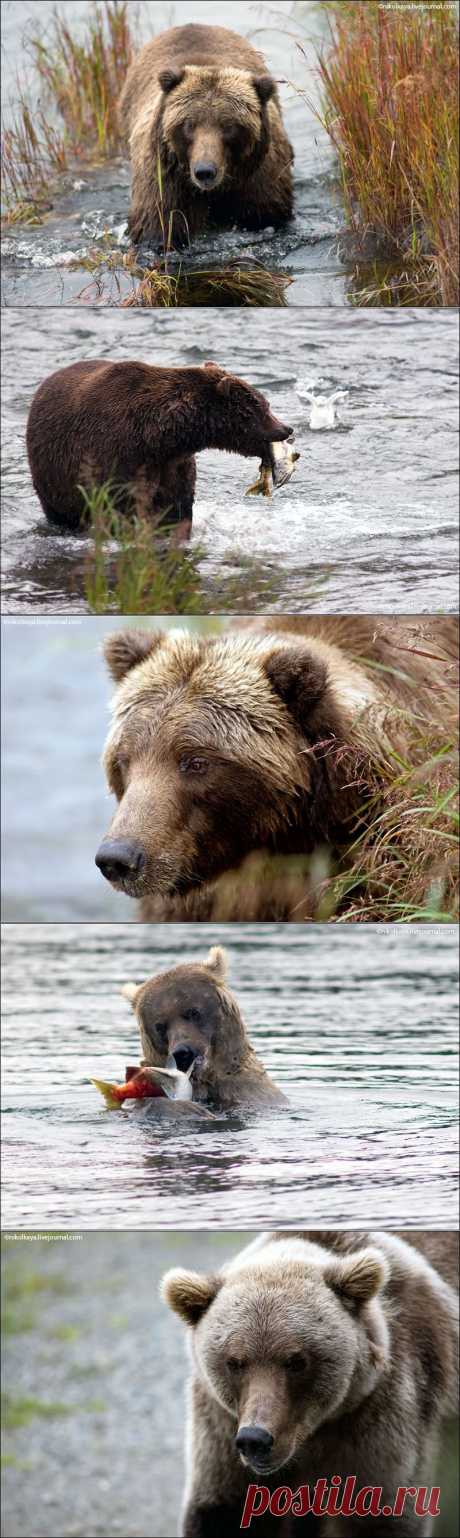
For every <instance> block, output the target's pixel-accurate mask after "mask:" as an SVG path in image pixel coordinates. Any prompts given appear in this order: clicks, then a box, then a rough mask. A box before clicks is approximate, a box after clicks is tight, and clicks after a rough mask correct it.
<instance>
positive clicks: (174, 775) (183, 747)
mask: <svg viewBox="0 0 460 1538" xmlns="http://www.w3.org/2000/svg"><path fill="white" fill-rule="evenodd" d="M422 630H423V635H424V637H425V639H424V640H423V641H422V639H421V638H420V637H421V629H420V626H418V628H417V630H416V634H415V635H413V633H412V628H411V622H410V621H409V620H402V621H395V620H392V621H391V626H390V627H389V625H388V622H387V621H386V619H385V618H382V617H377V618H375V619H374V618H373V617H370V618H367V617H360V616H349V617H341V616H335V615H332V616H321V615H320V616H317V617H315V618H313V617H312V618H309V617H305V616H302V617H301V618H300V617H299V619H298V620H297V619H296V617H293V618H292V619H289V617H286V618H283V617H280V618H279V619H278V618H276V619H275V620H273V622H270V624H269V623H268V622H267V624H266V625H265V626H264V627H263V628H262V629H261V627H260V623H259V625H258V626H257V624H256V623H255V622H254V624H253V625H251V622H248V621H245V622H244V624H243V622H242V623H241V628H240V629H237V628H236V627H235V629H234V630H233V631H228V632H227V633H226V634H223V635H218V636H198V635H196V634H193V635H192V634H188V633H186V632H184V631H182V632H180V633H172V634H171V633H169V634H168V635H167V636H166V635H164V634H163V633H162V632H161V631H159V630H152V631H150V632H149V631H147V630H137V631H136V630H134V631H119V632H113V633H112V634H111V635H110V636H108V638H107V640H106V643H105V648H104V650H105V655H106V658H107V661H108V664H109V668H110V671H111V674H112V677H113V678H114V679H115V682H116V684H117V689H116V694H115V699H114V707H113V725H112V729H111V731H110V733H109V737H108V741H107V744H106V748H105V754H104V766H105V771H106V775H107V780H108V784H109V787H110V789H111V790H112V791H113V792H114V794H115V796H116V798H117V801H118V808H117V810H116V812H115V815H114V818H113V821H112V823H111V825H110V828H109V831H108V834H107V835H106V837H105V838H104V840H103V842H102V844H101V846H100V848H99V850H98V853H97V855H96V863H97V865H98V866H99V868H100V870H101V871H102V873H103V875H104V876H105V877H106V878H107V879H108V880H109V881H111V882H112V885H113V886H115V887H117V888H118V889H119V890H122V891H124V892H126V893H127V894H128V895H129V896H132V897H138V898H140V899H141V901H142V910H141V911H142V916H143V918H144V919H146V920H147V919H157V920H161V919H166V918H176V919H177V918H205V917H206V918H208V919H209V917H211V916H212V918H213V919H214V918H215V920H216V922H218V921H220V920H221V912H220V911H219V894H220V893H221V892H222V890H223V882H224V880H225V878H226V876H228V874H229V873H230V872H234V871H235V870H237V869H238V868H239V867H240V866H242V867H243V874H244V869H245V866H244V864H243V862H244V861H246V860H247V857H248V856H251V855H254V856H256V854H257V852H258V851H259V853H260V852H261V851H269V852H271V853H272V855H274V856H286V855H291V856H299V855H305V854H308V853H309V852H311V851H312V850H313V849H314V848H316V847H318V846H320V847H324V845H328V846H329V847H330V848H331V849H334V848H336V847H338V848H346V847H347V845H348V844H349V843H350V842H351V841H352V838H353V835H354V831H355V830H356V828H357V826H358V825H360V823H361V824H362V822H363V819H364V818H365V814H366V805H367V803H368V802H369V800H370V797H371V795H372V794H375V789H376V775H377V773H378V770H379V767H380V764H382V765H383V767H384V765H385V762H386V758H387V755H388V752H389V751H390V749H391V745H392V744H399V747H401V737H402V736H403V734H404V729H405V721H406V713H407V712H408V711H409V712H410V711H415V712H416V716H417V720H418V721H422V720H423V718H424V716H425V715H426V716H427V719H432V717H433V712H436V720H437V719H438V718H439V721H440V723H441V722H442V719H443V712H445V719H446V720H447V719H448V712H449V711H450V710H452V708H453V706H454V707H455V710H457V692H456V681H455V676H454V671H455V669H454V661H453V659H454V657H455V652H456V647H457V625H456V622H455V621H454V620H448V619H445V620H444V619H442V618H440V619H438V620H433V621H430V622H428V621H427V622H426V624H425V625H424V626H422ZM382 772H383V770H382ZM270 904H271V897H270V896H269V898H268V901H267V910H265V909H264V907H263V903H262V909H261V911H260V910H258V912H257V914H256V917H257V918H273V917H275V918H276V917H285V916H286V914H285V913H284V912H283V910H282V909H281V913H280V912H279V911H278V912H277V910H276V906H275V904H273V905H272V906H270ZM237 916H238V917H241V914H240V913H239V914H238V915H237ZM244 916H246V912H245V914H244ZM248 917H251V914H250V913H249V914H248ZM294 917H295V914H294Z"/></svg>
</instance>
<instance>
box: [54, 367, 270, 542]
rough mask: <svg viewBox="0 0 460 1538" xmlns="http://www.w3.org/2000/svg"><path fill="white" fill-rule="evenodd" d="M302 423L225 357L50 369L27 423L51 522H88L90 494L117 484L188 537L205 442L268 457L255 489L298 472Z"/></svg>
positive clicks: (127, 501)
mask: <svg viewBox="0 0 460 1538" xmlns="http://www.w3.org/2000/svg"><path fill="white" fill-rule="evenodd" d="M291 438H292V429H291V427H290V426H288V425H287V424H286V423H284V422H281V421H279V419H278V418H277V417H275V416H274V415H273V413H272V411H271V408H270V406H269V403H268V401H267V400H266V399H265V396H263V395H261V393H260V391H259V390H255V389H254V388H253V386H252V385H250V384H248V383H247V382H246V381H245V380H244V379H240V378H238V377H237V375H235V374H229V373H227V371H226V369H223V368H221V367H220V365H219V364H217V363H205V364H203V366H202V367H201V366H200V367H199V368H194V367H192V368H189V367H187V368H164V367H156V366H154V365H151V364H148V363H141V362H137V361H135V360H131V361H126V362H120V361H113V362H112V361H109V360H107V359H102V358H101V359H90V360H86V361H80V362H79V363H71V364H70V365H69V367H68V368H63V369H58V370H57V372H56V373H54V374H50V375H49V377H48V378H47V379H45V380H43V383H42V384H41V385H40V386H39V389H38V390H37V391H36V393H35V395H34V398H33V401H32V405H31V408H30V412H29V418H28V423H27V452H28V456H29V464H30V470H31V475H32V481H33V485H34V488H35V491H36V493H37V496H38V497H39V499H40V502H41V505H42V508H43V511H44V512H45V513H46V516H47V518H48V519H49V520H50V522H51V523H54V524H56V525H57V526H58V527H60V528H65V529H73V530H76V529H81V528H84V527H85V526H87V524H88V521H89V517H90V515H89V513H88V507H87V501H88V496H89V495H90V494H91V492H92V491H94V488H97V487H100V486H103V485H104V486H105V485H110V488H111V493H112V496H113V499H114V502H115V506H116V510H117V512H118V513H119V514H122V515H124V516H128V517H133V516H137V517H143V518H147V519H148V520H151V521H152V528H162V529H167V528H171V527H173V526H174V529H175V533H176V536H177V534H178V535H179V536H180V537H182V538H188V536H189V535H190V532H191V527H192V515H193V504H194V497H195V481H196V458H195V456H196V455H197V454H199V453H201V451H202V450H203V449H222V450H226V451H227V453H230V454H241V455H242V456H243V457H244V458H248V459H251V458H253V457H254V458H257V459H260V461H261V467H260V477H259V482H256V485H255V486H254V487H250V488H249V490H250V491H259V490H260V491H262V492H264V494H265V495H267V493H268V494H269V493H270V489H271V484H272V485H273V486H274V487H278V486H282V485H284V484H285V482H286V481H287V480H289V479H290V476H291V474H292V470H293V468H294V464H295V460H296V459H297V458H298V455H297V454H294V451H293V450H292V447H291V445H290V442H289V443H288V442H287V440H291Z"/></svg>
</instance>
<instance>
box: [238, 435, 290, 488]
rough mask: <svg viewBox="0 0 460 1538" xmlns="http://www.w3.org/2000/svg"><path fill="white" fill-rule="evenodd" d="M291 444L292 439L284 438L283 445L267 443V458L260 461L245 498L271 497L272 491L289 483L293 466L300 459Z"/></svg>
mask: <svg viewBox="0 0 460 1538" xmlns="http://www.w3.org/2000/svg"><path fill="white" fill-rule="evenodd" d="M292 443H293V440H292V437H291V438H285V440H284V443H269V445H268V451H267V457H266V458H265V456H264V457H263V458H262V459H261V461H260V466H259V474H258V477H257V480H256V481H254V485H253V486H248V489H247V491H246V493H245V495H246V496H247V497H271V494H272V490H273V491H277V490H278V488H279V487H280V486H285V485H286V482H287V481H290V479H291V475H292V472H293V469H294V465H295V464H296V462H297V460H298V459H300V454H298V453H297V450H296V449H294V448H293V447H292Z"/></svg>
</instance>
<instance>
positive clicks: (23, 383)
mask: <svg viewBox="0 0 460 1538" xmlns="http://www.w3.org/2000/svg"><path fill="white" fill-rule="evenodd" d="M301 319H302V323H301V326H300V325H299V316H298V314H297V312H294V311H292V312H289V313H285V314H283V315H282V317H281V318H280V314H279V312H277V311H274V310H268V311H267V310H263V311H261V310H259V311H258V312H257V313H256V312H254V311H249V312H247V311H245V312H237V311H229V310H226V311H225V312H224V311H221V310H199V311H197V310H177V311H175V312H171V311H163V312H162V314H161V315H152V314H151V313H147V312H146V311H124V312H123V313H122V314H121V313H119V312H116V311H114V310H104V311H102V310H94V309H92V310H90V311H88V312H86V313H85V315H84V316H81V315H77V314H76V313H75V312H70V311H61V310H54V311H49V312H47V313H46V315H45V313H44V312H43V311H41V310H30V311H28V312H27V315H25V314H24V311H7V312H6V313H5V315H4V343H3V354H4V359H3V361H4V375H5V382H4V391H3V415H4V426H3V438H4V504H3V542H4V550H3V564H4V583H5V596H4V610H5V612H8V613H13V614H27V613H29V614H30V613H33V614H37V613H42V614H43V613H72V614H82V613H85V612H87V603H86V600H85V598H84V596H83V594H84V573H85V567H86V563H87V559H88V551H89V541H88V539H87V538H86V537H85V536H78V535H77V536H76V535H75V534H69V535H67V536H66V535H62V534H61V533H59V532H56V531H55V530H53V529H52V528H51V527H50V525H48V524H47V523H46V521H45V518H44V516H43V515H42V513H41V509H40V506H39V503H38V500H37V498H36V496H35V493H34V492H33V490H32V487H31V482H30V475H29V469H28V465H27V458H26V452H25V444H24V434H25V424H26V418H27V413H28V410H29V407H30V403H31V400H32V396H33V394H34V392H35V390H36V388H37V386H38V384H39V383H40V382H41V380H42V379H43V378H45V377H46V375H47V374H48V373H51V372H52V370H53V369H55V368H60V367H63V366H65V365H66V364H69V363H72V362H75V361H77V360H78V359H81V358H95V357H102V358H115V359H123V358H126V359H127V358H130V357H136V358H139V359H142V360H143V361H144V362H150V363H152V362H156V363H158V364H179V365H187V364H193V365H196V364H201V363H204V362H206V360H207V359H208V358H214V359H215V361H217V362H219V363H221V364H222V365H223V366H224V367H225V368H227V369H230V370H231V371H233V372H234V373H238V374H240V375H241V376H242V377H243V378H246V379H247V380H248V381H249V382H250V383H251V384H253V385H255V386H256V387H257V388H259V389H261V390H262V391H263V392H264V393H265V394H266V395H267V396H268V399H269V400H270V403H271V405H272V407H273V409H274V410H275V411H276V412H277V413H278V415H280V416H281V417H282V419H283V420H284V421H286V422H287V423H289V424H290V425H291V426H292V427H293V428H294V430H295V434H296V443H297V447H298V449H299V450H300V455H301V458H300V460H299V463H298V464H297V466H296V469H295V472H294V475H293V477H292V480H291V481H290V482H289V484H288V485H286V486H285V487H283V488H281V489H280V490H279V491H278V492H276V493H275V495H274V496H273V498H272V499H271V500H270V501H267V500H266V499H265V498H263V497H259V498H254V497H252V498H250V499H249V500H248V499H247V498H246V497H245V491H246V488H247V487H248V486H249V484H250V482H251V480H253V479H254V474H253V472H254V470H255V461H253V460H244V459H242V458H240V457H238V456H236V455H232V456H230V455H228V454H222V453H219V452H216V451H212V452H211V451H206V452H205V453H203V454H200V455H199V456H198V484H197V498H196V503H195V516H194V533H193V538H194V541H195V542H198V544H199V545H200V547H203V552H204V553H203V559H202V562H201V572H202V578H203V584H204V588H205V593H206V601H205V602H204V607H205V608H210V609H211V610H212V611H213V612H217V613H218V612H219V608H220V607H222V603H223V602H225V582H226V580H228V579H230V578H231V579H232V580H233V579H235V580H236V583H237V586H238V590H239V589H240V587H241V590H242V592H243V593H244V604H243V599H241V600H238V599H235V598H232V608H233V609H234V608H240V610H242V612H247V613H250V612H253V611H254V610H255V609H256V608H258V610H259V612H260V611H261V610H262V612H264V611H265V612H267V613H269V612H275V611H278V612H283V610H284V611H290V612H299V611H304V612H308V611H312V610H321V611H322V612H325V613H330V612H345V613H346V612H348V613H363V612H364V613H373V612H375V613H377V612H385V611H388V608H389V607H390V609H391V612H395V613H396V612H398V613H427V612H431V611H435V610H447V611H452V610H454V609H455V610H456V608H457V527H458V494H457V430H458V428H457V421H458V417H457V403H458V372H457V365H456V351H457V330H458V323H457V315H456V312H454V311H453V310H452V311H449V310H447V311H427V310H404V311H385V310H384V311H380V312H379V311H369V312H363V311H353V312H352V311H347V310H342V311H340V310H334V312H333V314H332V312H331V311H328V310H319V311H311V310H310V311H305V312H304V313H303V314H302V318H301ZM299 381H300V382H302V381H303V383H304V384H305V383H307V384H308V383H311V382H312V381H313V383H314V385H315V388H316V390H317V391H318V390H319V391H320V392H321V393H326V394H329V393H332V392H333V391H334V390H335V389H342V388H345V389H346V390H347V391H348V399H347V400H346V401H345V402H344V403H343V404H342V405H340V406H339V420H338V425H337V427H336V429H335V430H333V431H329V430H327V429H324V430H322V431H319V432H313V431H311V430H310V426H309V422H310V411H309V407H308V406H307V405H306V404H305V402H303V401H302V400H301V399H299V395H298V392H297V388H296V386H297V384H298V383H299ZM242 585H243V586H242ZM222 595H224V599H223V597H222Z"/></svg>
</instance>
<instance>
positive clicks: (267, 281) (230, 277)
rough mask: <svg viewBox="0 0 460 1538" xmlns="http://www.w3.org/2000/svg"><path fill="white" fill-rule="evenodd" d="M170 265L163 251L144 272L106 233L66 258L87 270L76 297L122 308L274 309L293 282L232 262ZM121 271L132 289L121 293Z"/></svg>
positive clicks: (133, 253)
mask: <svg viewBox="0 0 460 1538" xmlns="http://www.w3.org/2000/svg"><path fill="white" fill-rule="evenodd" d="M170 265H171V263H170V256H169V255H166V256H164V257H159V259H158V261H157V262H156V263H155V266H154V267H152V268H150V269H149V271H146V269H145V267H142V266H141V265H140V263H139V261H138V259H137V253H136V251H135V250H134V249H133V248H130V250H129V251H125V252H120V251H118V250H117V251H113V249H112V246H111V239H110V237H106V239H105V240H104V239H102V240H101V242H100V243H99V245H98V246H97V247H93V248H92V249H91V250H90V251H88V253H87V255H86V256H83V257H79V258H78V260H76V261H75V262H74V263H72V267H73V269H74V270H77V269H78V271H82V270H83V271H85V272H88V273H90V274H91V280H90V282H89V283H88V284H87V285H86V286H85V288H84V289H82V291H81V293H80V295H79V298H80V299H85V301H86V302H87V303H88V302H89V301H92V302H93V303H94V302H95V303H99V304H111V303H114V302H115V303H118V304H121V306H122V308H124V309H129V308H132V307H136V308H143V309H150V310H153V309H174V308H175V307H176V306H184V305H187V306H188V307H189V308H196V307H197V306H200V307H206V306H208V307H212V306H213V305H215V304H218V305H221V306H224V307H227V308H231V307H232V306H234V307H238V308H240V309H241V308H243V309H249V308H251V307H253V306H256V307H257V308H258V309H261V308H264V307H266V306H270V308H272V309H279V308H282V307H283V306H284V305H286V303H287V300H286V291H287V289H288V288H289V287H290V284H291V283H292V281H293V280H292V278H290V277H289V275H288V274H287V273H284V272H283V273H281V272H268V271H267V270H266V268H265V267H259V266H257V265H251V266H249V264H248V265H244V264H242V263H241V262H238V261H234V262H228V263H227V265H226V266H223V267H216V268H209V269H207V268H204V267H203V268H197V269H194V268H191V267H186V266H183V265H181V264H179V266H178V267H177V270H176V271H171V270H170ZM126 276H127V277H128V278H130V279H131V281H132V292H131V293H130V294H127V295H126V296H125V297H124V298H123V297H122V294H123V287H124V280H125V278H126Z"/></svg>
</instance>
